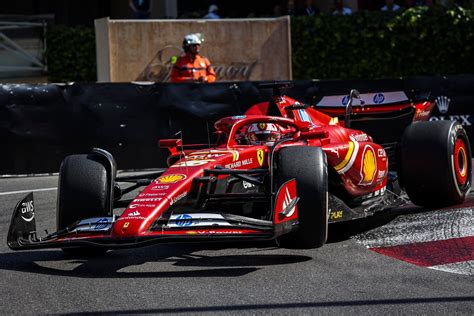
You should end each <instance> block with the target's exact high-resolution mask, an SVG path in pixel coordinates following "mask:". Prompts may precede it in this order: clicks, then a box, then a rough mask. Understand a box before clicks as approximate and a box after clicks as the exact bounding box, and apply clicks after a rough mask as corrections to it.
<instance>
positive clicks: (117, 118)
mask: <svg viewBox="0 0 474 316" xmlns="http://www.w3.org/2000/svg"><path fill="white" fill-rule="evenodd" d="M258 83H259V82H221V83H216V84H210V85H207V84H170V83H154V84H136V83H74V84H64V85H55V84H47V85H31V84H21V85H1V86H0V143H1V145H2V146H1V149H2V150H1V153H2V154H1V155H0V160H1V163H0V174H30V173H48V172H57V171H58V170H59V165H60V163H61V161H62V159H63V158H64V157H65V156H66V155H68V154H73V153H85V152H89V151H90V150H91V149H92V148H93V147H101V148H104V149H106V150H109V151H110V152H111V153H112V154H113V155H114V156H115V158H116V160H117V163H118V167H119V169H141V168H153V167H163V166H164V165H165V159H166V156H167V151H166V150H162V149H159V148H158V145H157V144H158V139H162V138H170V137H174V135H175V134H176V133H177V132H179V131H182V135H183V141H184V143H185V144H186V143H187V144H190V143H207V141H208V136H207V130H208V128H209V130H210V131H211V132H212V130H213V124H214V122H215V121H216V120H217V119H219V118H221V117H224V116H230V115H239V114H242V113H244V112H245V110H246V109H248V108H249V107H250V106H251V105H253V104H255V103H258V102H262V101H266V100H268V99H269V98H270V96H271V93H272V92H271V90H269V89H261V88H259V87H258ZM473 86H474V75H457V76H448V77H412V78H404V79H393V80H374V81H295V82H294V86H293V87H292V88H290V89H288V90H287V94H288V95H289V96H291V97H293V98H296V99H298V100H301V101H302V102H306V103H310V104H318V103H321V100H322V98H323V97H324V96H334V95H341V96H344V95H347V94H348V93H349V90H350V89H351V88H356V89H358V90H359V91H360V92H361V93H373V94H374V95H378V96H377V98H378V99H377V102H379V103H383V102H388V101H389V100H388V98H385V97H384V93H386V92H390V91H404V93H406V95H407V96H408V97H409V98H410V99H416V98H417V97H419V96H420V93H423V92H424V91H428V90H429V91H431V96H430V98H432V99H436V98H437V97H439V96H446V97H447V98H448V99H449V100H446V99H445V101H448V102H440V104H439V106H437V107H436V108H435V109H434V111H433V113H432V116H431V117H430V119H431V120H448V119H452V120H458V121H459V122H461V123H462V124H463V126H464V127H465V128H466V130H467V131H468V134H469V136H470V137H471V139H474V131H473V128H472V124H473V117H472V116H473V115H472V112H473V108H472V104H473V103H474V90H473V89H472V87H473ZM384 99H387V100H384ZM380 100H381V101H380ZM341 105H342V98H341ZM371 133H375V134H376V135H375V136H374V138H375V139H376V140H377V139H384V138H387V137H389V138H390V137H392V138H396V137H398V135H392V134H393V131H391V130H390V129H389V128H387V126H385V125H384V128H380V129H373V132H371ZM211 138H212V135H211Z"/></svg>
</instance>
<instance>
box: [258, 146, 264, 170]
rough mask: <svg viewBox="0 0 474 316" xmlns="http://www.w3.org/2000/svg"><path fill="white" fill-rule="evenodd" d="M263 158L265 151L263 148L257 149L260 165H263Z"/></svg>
mask: <svg viewBox="0 0 474 316" xmlns="http://www.w3.org/2000/svg"><path fill="white" fill-rule="evenodd" d="M263 158H265V152H264V151H263V149H257V160H258V164H259V165H260V166H262V165H263Z"/></svg>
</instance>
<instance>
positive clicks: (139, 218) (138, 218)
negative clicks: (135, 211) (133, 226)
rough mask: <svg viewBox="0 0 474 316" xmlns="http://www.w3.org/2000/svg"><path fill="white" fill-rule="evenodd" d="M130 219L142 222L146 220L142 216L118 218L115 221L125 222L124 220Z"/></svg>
mask: <svg viewBox="0 0 474 316" xmlns="http://www.w3.org/2000/svg"><path fill="white" fill-rule="evenodd" d="M132 219H136V220H144V219H146V217H144V216H125V217H120V218H119V219H117V221H126V220H132Z"/></svg>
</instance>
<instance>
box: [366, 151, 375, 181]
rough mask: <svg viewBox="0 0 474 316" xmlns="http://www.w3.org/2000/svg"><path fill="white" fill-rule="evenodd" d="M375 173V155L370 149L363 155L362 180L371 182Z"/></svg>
mask: <svg viewBox="0 0 474 316" xmlns="http://www.w3.org/2000/svg"><path fill="white" fill-rule="evenodd" d="M374 174H375V157H374V153H373V152H372V151H371V150H367V151H366V152H365V155H364V182H372V180H373V179H374Z"/></svg>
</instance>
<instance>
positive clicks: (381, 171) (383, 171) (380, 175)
mask: <svg viewBox="0 0 474 316" xmlns="http://www.w3.org/2000/svg"><path fill="white" fill-rule="evenodd" d="M383 177H385V170H379V173H378V174H377V178H378V179H381V178H383Z"/></svg>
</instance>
